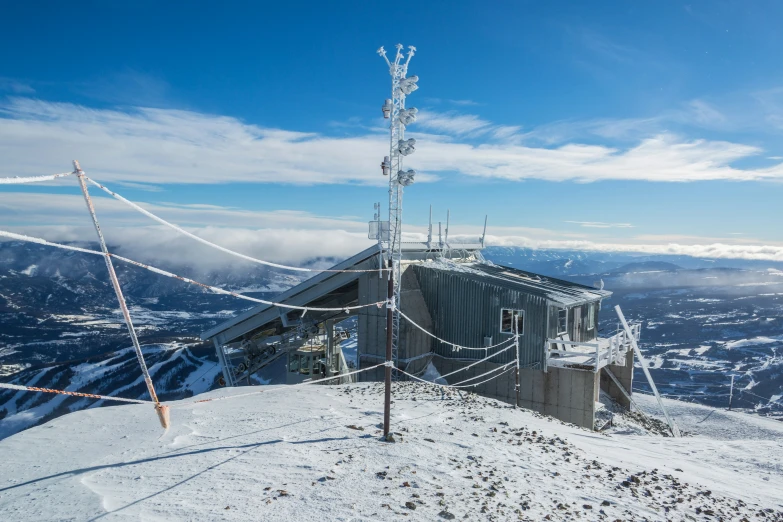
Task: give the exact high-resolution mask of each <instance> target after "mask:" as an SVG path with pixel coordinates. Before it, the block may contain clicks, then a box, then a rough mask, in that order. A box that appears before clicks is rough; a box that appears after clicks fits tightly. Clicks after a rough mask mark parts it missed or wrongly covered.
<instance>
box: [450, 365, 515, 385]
mask: <svg viewBox="0 0 783 522" xmlns="http://www.w3.org/2000/svg"><path fill="white" fill-rule="evenodd" d="M516 364H517V362H516V361H511V362H510V363H508V364H504V365H503V366H498V367H497V368H493V369H491V370H489V371H488V372H484V373H482V374H480V375H476V376H475V377H471V378H469V379H465V380H464V381H460V382H455V383H454V384H452V385H451V386H459V385H460V384H465V383H466V382H470V381H472V380H474V379H480V378H481V377H485V376H487V375H490V374H492V373H495V372H496V371H498V370H503V371H505V370H508V369H509V368H511V367H512V366H516ZM501 373H502V372H501ZM498 375H500V374H498Z"/></svg>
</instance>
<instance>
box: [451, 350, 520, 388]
mask: <svg viewBox="0 0 783 522" xmlns="http://www.w3.org/2000/svg"><path fill="white" fill-rule="evenodd" d="M515 346H516V344H512V345H510V346H506V347H505V348H503V349H502V350H500V351H499V352H495V353H493V354H492V355H490V356H488V357H484V358H483V359H479V360H478V361H476V362H474V363H471V364H469V365H467V366H463V367H462V368H460V369H458V370H454V371H453V372H451V373H447V374H446V375H441V378H443V379H445V378H446V377H451V376H452V375H454V374H455V373H459V372H461V371H463V370H467V369H468V368H471V367H473V366H476V365H477V364H479V363H483V362H485V361H488V360H490V359H492V358H493V357H495V356H496V355H499V354H501V353H503V352H506V351H508V350H510V349H511V348H514V347H515ZM514 362H516V361H514ZM509 364H511V363H509ZM468 380H470V379H468Z"/></svg>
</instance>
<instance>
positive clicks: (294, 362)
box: [288, 353, 299, 373]
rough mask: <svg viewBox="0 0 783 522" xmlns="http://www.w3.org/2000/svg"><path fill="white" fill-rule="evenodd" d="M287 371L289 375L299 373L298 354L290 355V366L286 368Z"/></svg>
mask: <svg viewBox="0 0 783 522" xmlns="http://www.w3.org/2000/svg"><path fill="white" fill-rule="evenodd" d="M288 371H289V372H291V373H298V372H299V354H298V353H295V354H293V355H291V364H290V365H289V367H288Z"/></svg>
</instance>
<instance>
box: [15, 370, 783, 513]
mask: <svg viewBox="0 0 783 522" xmlns="http://www.w3.org/2000/svg"><path fill="white" fill-rule="evenodd" d="M382 390H383V387H382V385H380V384H379V383H372V384H369V383H367V384H363V383H359V384H352V385H344V386H330V387H325V386H304V387H297V388H291V387H284V386H282V387H271V386H270V387H263V388H256V389H254V390H250V389H248V388H238V389H231V390H218V391H213V392H210V393H208V394H203V395H201V396H199V399H203V398H209V397H217V396H225V395H242V394H247V393H248V391H260V393H257V394H253V395H244V396H242V397H236V398H233V399H230V400H222V401H211V402H199V403H194V402H193V399H188V400H185V401H181V402H175V403H171V406H172V415H171V419H172V423H173V426H172V428H171V429H170V430H169V431H168V432H167V433H165V434H163V435H162V436H161V432H160V428H159V426H158V423H157V419H156V418H155V414H154V412H153V411H152V408H151V407H149V406H145V405H129V406H115V407H106V408H98V409H91V410H85V411H80V412H77V413H73V414H69V415H65V416H63V417H60V418H58V419H56V420H54V421H51V422H49V423H47V424H45V425H42V426H38V427H35V428H32V429H30V430H27V431H25V432H22V433H19V434H17V435H14V436H12V437H10V438H7V439H5V440H3V441H0V454H2V455H3V456H4V458H3V459H2V461H0V477H2V483H0V498H2V501H0V519H2V520H15V521H26V520H61V519H69V520H70V519H73V520H93V519H96V518H100V519H104V518H105V519H106V520H119V519H128V520H297V521H299V520H317V521H319V522H320V521H323V520H400V519H406V517H407V519H409V520H440V519H443V520H452V519H458V520H463V519H464V520H504V521H505V520H543V519H548V520H574V519H586V520H598V519H604V518H605V519H607V520H616V519H620V520H683V519H692V520H717V519H723V520H741V519H742V518H743V517H747V518H748V519H749V520H750V519H753V520H756V519H758V518H756V515H757V514H758V513H760V512H761V510H768V511H765V512H764V513H763V515H764V518H763V519H764V520H780V519H781V518H782V517H783V506H782V505H781V503H782V502H783V501H781V497H780V491H783V474H781V465H783V442H781V440H782V438H781V435H783V426H782V425H780V424H779V423H776V422H775V421H772V420H769V419H763V418H759V417H756V418H754V422H755V423H756V427H758V428H760V429H759V430H757V433H758V434H761V436H760V437H758V440H752V439H753V438H754V435H753V432H752V431H749V432H747V433H745V435H746V438H745V439H744V440H732V441H726V440H718V439H714V438H709V437H706V436H702V435H697V436H693V437H686V438H681V439H672V438H663V437H659V436H650V435H647V434H639V435H621V434H609V435H607V434H599V433H594V432H590V431H587V430H583V429H580V428H577V427H574V426H571V425H566V424H563V423H561V422H560V421H557V420H554V419H552V418H549V417H545V416H542V415H539V414H536V413H533V412H530V411H527V410H521V409H514V408H512V407H509V406H508V405H505V404H502V403H498V402H496V401H493V400H490V399H485V398H482V397H479V396H476V395H473V394H469V393H464V392H461V393H457V392H451V391H448V390H443V389H442V388H437V387H434V386H430V385H425V384H413V383H406V382H403V383H395V385H394V395H393V404H392V430H393V433H394V437H395V440H396V443H394V444H389V443H384V442H381V441H380V436H381V430H380V424H379V423H380V422H381V419H382V411H383V409H382V407H383V399H382V397H383V394H382ZM669 402H670V403H671V402H674V401H669ZM688 406H689V405H684V406H683V408H687V407H688ZM737 415H740V414H737ZM744 417H749V416H744ZM738 420H739V421H741V420H742V419H740V418H735V416H731V417H730V418H728V419H727V421H726V422H738ZM752 427H753V426H751V428H752ZM762 428H763V429H762ZM770 433H776V434H777V436H776V437H770V436H769V434H770Z"/></svg>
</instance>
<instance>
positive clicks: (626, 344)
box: [545, 323, 642, 373]
mask: <svg viewBox="0 0 783 522" xmlns="http://www.w3.org/2000/svg"><path fill="white" fill-rule="evenodd" d="M630 327H631V335H632V336H633V338H634V340H635V341H639V338H640V336H641V329H642V325H641V323H633V324H631V325H630ZM546 343H547V346H546V348H547V349H546V363H545V368H546V367H549V366H553V367H564V368H582V369H592V370H593V371H594V372H596V373H598V371H600V369H601V368H603V367H604V366H607V365H610V364H614V365H618V366H625V355H626V354H627V353H628V352H629V351H630V350H633V347H632V344H631V339H630V337H629V336H628V334H627V333H626V332H625V330H623V329H619V328H618V330H617V332H616V333H615V334H614V335H612V336H611V337H598V338H596V339H594V340H592V341H571V340H570V339H568V338H562V339H560V338H555V339H547V341H546Z"/></svg>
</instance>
